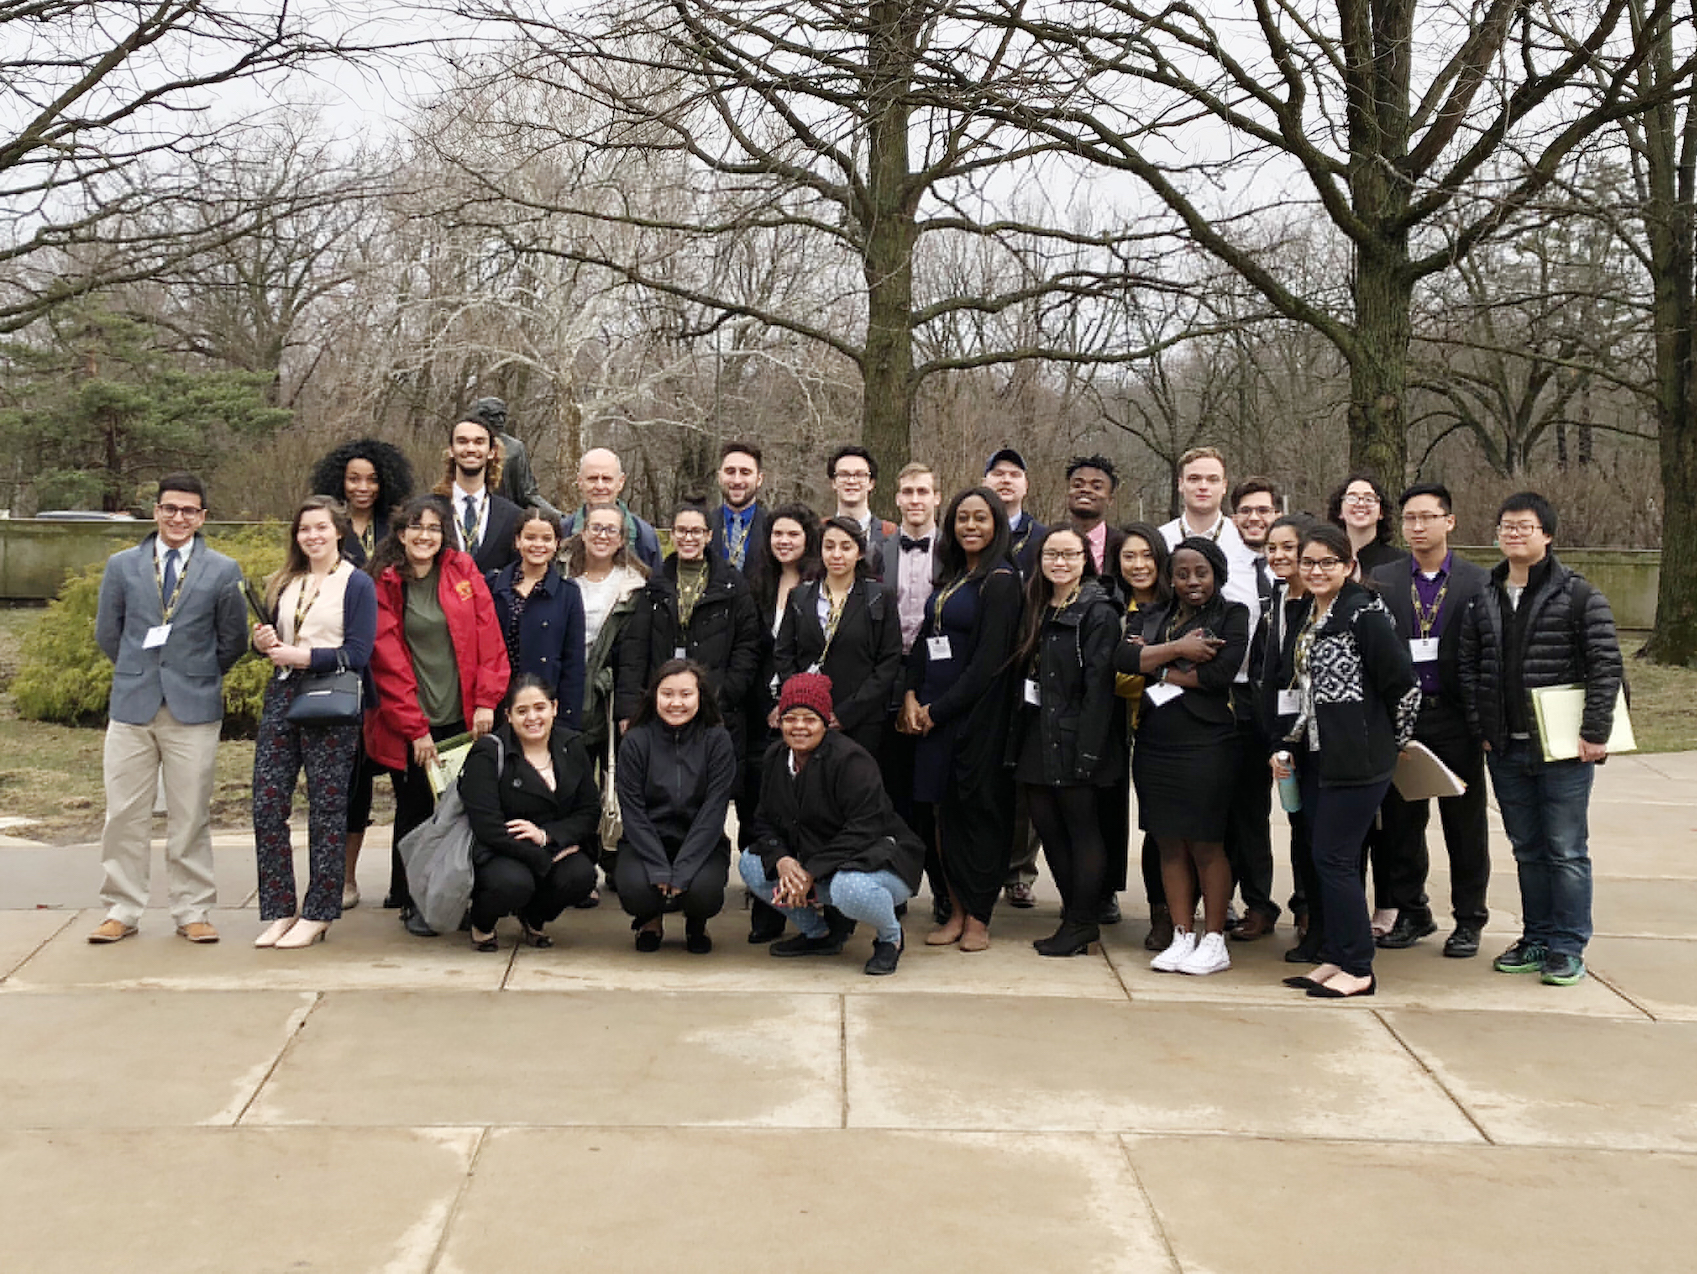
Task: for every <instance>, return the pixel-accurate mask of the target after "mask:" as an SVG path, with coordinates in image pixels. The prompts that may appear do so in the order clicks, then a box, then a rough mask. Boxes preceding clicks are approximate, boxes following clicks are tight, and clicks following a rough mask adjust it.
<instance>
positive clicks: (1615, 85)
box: [957, 0, 1689, 484]
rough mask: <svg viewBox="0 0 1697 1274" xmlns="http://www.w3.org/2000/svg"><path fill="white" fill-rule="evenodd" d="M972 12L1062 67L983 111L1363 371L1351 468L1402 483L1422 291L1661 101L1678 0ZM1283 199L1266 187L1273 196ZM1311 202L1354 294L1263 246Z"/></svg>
mask: <svg viewBox="0 0 1697 1274" xmlns="http://www.w3.org/2000/svg"><path fill="white" fill-rule="evenodd" d="M1628 7H1629V6H1628V0H1603V2H1601V3H1598V4H1594V5H1585V6H1546V5H1541V4H1528V3H1525V0H1479V2H1477V3H1471V4H1468V3H1461V2H1460V0H1318V2H1316V3H1308V4H1299V3H1296V2H1295V0H1252V3H1250V4H1238V3H1235V2H1226V0H1222V2H1221V3H1214V4H1206V3H1203V4H1173V5H1148V4H1144V3H1141V2H1140V0H1088V2H1086V0H1077V2H1070V0H1069V2H1063V3H1053V4H1042V5H1030V4H1027V3H1023V2H1022V0H977V2H974V0H962V3H961V5H959V6H957V13H958V14H959V15H960V16H961V18H962V20H964V21H968V22H971V23H973V24H975V25H976V26H977V27H978V28H979V29H981V30H990V29H1000V30H1002V31H1004V32H1006V33H1007V37H1008V39H1009V41H1010V42H1015V43H1018V42H1022V41H1023V42H1029V43H1030V45H1031V46H1032V47H1034V48H1037V49H1041V50H1045V51H1047V53H1048V54H1049V56H1050V59H1051V60H1050V63H1049V67H1048V74H1047V76H1046V77H1045V80H1044V83H1043V84H1041V85H1039V84H1037V83H1031V82H1028V83H1025V84H1022V85H1021V86H1020V88H1021V91H1020V92H1017V93H1013V92H1007V91H1006V90H1005V89H1004V87H1003V86H1002V85H1001V84H986V85H984V86H983V87H982V91H983V94H984V97H985V99H986V100H985V102H984V105H983V110H984V111H985V112H987V113H988V114H989V115H991V116H993V117H994V118H996V119H998V120H1000V121H1002V122H1005V123H1008V124H1010V125H1018V126H1022V127H1023V128H1025V129H1026V130H1028V136H1029V138H1030V139H1031V140H1030V142H1029V144H1030V145H1040V144H1044V143H1049V144H1055V145H1060V146H1063V147H1065V148H1066V149H1067V150H1068V152H1069V153H1072V154H1076V155H1079V156H1083V157H1086V158H1088V159H1090V160H1091V161H1092V162H1094V163H1096V164H1098V165H1101V166H1102V167H1105V168H1108V169H1111V170H1115V171H1120V172H1125V173H1128V174H1130V175H1132V176H1134V177H1136V178H1137V179H1138V180H1139V181H1140V182H1141V183H1142V184H1143V186H1144V187H1145V188H1146V189H1147V190H1148V191H1150V192H1151V193H1152V195H1153V196H1154V198H1155V200H1156V201H1157V204H1158V206H1159V207H1161V208H1163V209H1164V210H1165V211H1166V213H1167V215H1168V216H1169V217H1170V218H1171V219H1172V220H1173V221H1174V222H1175V223H1176V225H1177V226H1178V227H1179V228H1181V229H1182V231H1183V232H1184V233H1185V234H1186V235H1188V236H1189V237H1190V238H1191V239H1192V240H1193V241H1194V242H1196V243H1197V244H1199V245H1201V246H1202V247H1203V248H1205V249H1206V250H1207V251H1209V252H1210V253H1212V254H1214V255H1215V256H1216V257H1218V258H1219V259H1220V260H1221V261H1223V262H1225V263H1226V264H1228V265H1230V266H1231V267H1232V268H1233V269H1235V270H1236V271H1238V272H1239V273H1240V274H1241V275H1242V276H1243V278H1244V279H1246V280H1247V281H1248V282H1249V283H1250V284H1251V285H1252V286H1253V287H1254V288H1255V289H1256V290H1257V291H1258V292H1260V293H1261V295H1262V296H1263V297H1264V298H1265V299H1266V301H1267V302H1268V303H1269V304H1270V305H1271V306H1273V308H1274V309H1276V310H1277V311H1278V312H1279V313H1281V314H1283V315H1285V316H1287V317H1289V318H1291V319H1294V320H1297V321H1299V322H1302V323H1305V324H1307V325H1309V326H1311V327H1312V328H1314V329H1315V330H1316V331H1318V332H1320V333H1321V334H1322V335H1324V336H1325V338H1326V339H1327V340H1329V341H1330V342H1331V343H1332V344H1333V345H1335V346H1336V347H1337V349H1338V352H1339V353H1340V354H1341V355H1342V357H1343V359H1344V361H1345V362H1346V363H1347V365H1348V367H1349V373H1350V402H1349V420H1348V423H1349V442H1350V462H1351V464H1352V465H1355V466H1359V467H1364V468H1367V469H1369V470H1372V471H1374V472H1376V473H1377V474H1379V475H1380V477H1381V478H1383V479H1384V480H1386V481H1387V482H1390V483H1393V484H1395V483H1400V482H1401V480H1402V478H1403V476H1404V472H1405V469H1406V459H1407V457H1406V446H1407V428H1406V418H1405V410H1406V409H1405V403H1404V400H1405V394H1406V390H1407V380H1408V353H1409V345H1410V341H1411V339H1412V336H1413V325H1412V317H1413V302H1414V296H1415V291H1416V289H1417V288H1418V287H1419V286H1420V285H1421V284H1422V282H1423V281H1425V280H1427V279H1431V278H1433V277H1434V276H1437V275H1439V274H1441V273H1443V272H1444V271H1446V270H1448V269H1449V268H1451V267H1452V266H1453V265H1454V264H1455V263H1456V262H1458V261H1460V260H1463V259H1464V258H1466V256H1467V255H1468V254H1469V253H1470V252H1472V251H1473V250H1474V249H1475V248H1476V247H1477V246H1478V245H1479V244H1481V243H1483V242H1485V241H1487V240H1489V239H1491V238H1492V237H1493V236H1495V235H1497V234H1499V233H1500V232H1501V231H1502V230H1503V229H1504V228H1505V227H1506V226H1508V225H1509V224H1510V223H1511V222H1512V221H1513V219H1514V218H1515V217H1516V215H1517V214H1518V213H1519V212H1520V210H1521V209H1522V208H1524V207H1525V206H1526V205H1527V204H1528V202H1529V201H1531V200H1533V199H1534V198H1536V197H1537V196H1538V195H1539V194H1540V193H1541V192H1542V191H1544V190H1545V189H1546V188H1547V187H1548V186H1549V185H1550V183H1551V182H1552V181H1553V180H1554V179H1556V178H1557V177H1558V176H1559V175H1560V174H1561V173H1563V172H1564V171H1565V170H1566V168H1567V167H1568V165H1569V164H1570V163H1571V161H1572V160H1573V158H1574V157H1575V155H1576V154H1577V153H1578V152H1580V151H1581V150H1582V149H1583V148H1584V147H1585V146H1586V145H1587V144H1589V143H1590V142H1591V141H1592V140H1593V139H1594V138H1596V137H1597V136H1598V134H1599V133H1600V132H1601V131H1602V130H1604V129H1605V128H1606V127H1608V126H1609V125H1611V124H1613V123H1615V122H1617V121H1619V120H1622V119H1626V118H1629V117H1631V116H1633V115H1635V114H1637V113H1640V112H1642V111H1643V110H1645V109H1646V108H1647V107H1649V106H1651V105H1653V104H1655V103H1658V102H1665V101H1666V100H1667V98H1668V96H1669V95H1670V94H1672V93H1673V92H1675V91H1677V90H1676V89H1675V87H1674V85H1676V84H1677V83H1678V82H1680V81H1681V80H1682V79H1683V77H1684V76H1685V74H1686V72H1687V70H1688V67H1689V62H1688V61H1679V62H1677V63H1676V62H1674V61H1670V62H1669V64H1668V67H1667V73H1668V77H1669V78H1668V80H1666V81H1665V82H1664V81H1657V82H1654V83H1650V82H1646V81H1645V80H1644V79H1643V78H1642V76H1641V74H1640V73H1641V72H1642V71H1643V69H1644V67H1645V59H1646V57H1647V55H1648V53H1649V51H1650V49H1651V48H1652V47H1653V41H1652V40H1649V39H1647V38H1645V35H1644V32H1645V31H1646V30H1662V29H1664V28H1666V27H1667V26H1668V25H1669V24H1670V23H1672V22H1673V21H1674V18H1673V15H1674V12H1675V10H1676V9H1678V8H1679V4H1677V3H1676V0H1642V7H1643V10H1644V18H1643V21H1642V22H1635V23H1629V22H1628V21H1627V11H1628ZM1263 191H1270V192H1271V193H1270V194H1268V195H1263V194H1261V193H1260V192H1263ZM1302 204H1305V205H1306V206H1307V207H1308V208H1309V209H1310V210H1311V215H1312V216H1314V217H1315V218H1317V219H1323V220H1324V223H1325V224H1327V225H1328V226H1329V227H1330V228H1331V229H1332V230H1333V231H1334V233H1336V234H1337V235H1338V236H1340V237H1341V238H1342V239H1343V240H1344V241H1345V242H1346V243H1347V244H1348V247H1349V251H1350V255H1351V260H1350V264H1349V271H1348V279H1349V287H1348V293H1347V296H1345V297H1341V298H1339V297H1330V296H1327V295H1324V294H1319V295H1317V294H1315V293H1313V292H1309V291H1305V290H1303V289H1302V288H1301V287H1300V286H1298V285H1297V284H1296V283H1295V282H1294V281H1293V280H1292V278H1291V277H1290V275H1289V274H1287V273H1286V272H1285V271H1283V270H1281V268H1280V265H1279V263H1278V262H1277V261H1276V260H1274V259H1270V258H1269V257H1267V256H1266V255H1265V254H1264V253H1262V252H1260V251H1259V250H1258V249H1257V244H1256V243H1255V239H1254V235H1253V234H1252V233H1248V234H1246V233H1245V231H1246V229H1250V228H1252V227H1253V226H1254V225H1255V223H1256V220H1257V214H1258V213H1259V212H1260V211H1262V210H1265V209H1272V208H1278V209H1281V210H1285V211H1286V213H1287V215H1288V212H1289V210H1290V209H1291V208H1293V207H1294V206H1297V205H1302Z"/></svg>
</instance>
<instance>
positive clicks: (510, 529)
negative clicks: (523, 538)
mask: <svg viewBox="0 0 1697 1274" xmlns="http://www.w3.org/2000/svg"><path fill="white" fill-rule="evenodd" d="M448 504H449V505H450V506H451V507H452V508H453V510H454V514H455V516H454V518H453V522H454V526H453V531H452V534H453V536H454V547H455V548H463V547H464V545H462V544H461V543H460V539H461V536H462V534H463V532H462V531H461V530H460V525H459V517H458V513H459V506H458V505H456V504H455V503H454V499H453V493H452V492H450V493H449V495H448ZM523 516H524V510H522V509H520V508H519V506H518V505H516V504H514V503H513V502H512V501H511V500H509V499H507V498H506V497H505V496H501V495H496V494H495V493H494V492H493V491H491V492H490V493H489V516H488V518H487V519H485V521H484V524H483V538H482V539H481V540H479V541H478V544H477V552H475V553H473V554H472V555H471V560H472V561H474V562H476V563H477V569H478V570H480V571H482V572H483V573H484V575H485V576H487V575H488V574H489V573H490V572H491V571H498V570H501V569H502V568H503V567H505V566H507V565H509V564H511V563H513V562H516V561H517V560H518V556H519V552H518V550H517V549H516V548H514V547H513V541H514V540H515V539H517V538H518V533H519V519H520V518H522V517H523Z"/></svg>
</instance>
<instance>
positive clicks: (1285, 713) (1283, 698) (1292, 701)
mask: <svg viewBox="0 0 1697 1274" xmlns="http://www.w3.org/2000/svg"><path fill="white" fill-rule="evenodd" d="M1301 711H1302V691H1300V690H1281V691H1279V715H1280V716H1281V717H1293V716H1295V715H1296V714H1297V713H1299V712H1301Z"/></svg>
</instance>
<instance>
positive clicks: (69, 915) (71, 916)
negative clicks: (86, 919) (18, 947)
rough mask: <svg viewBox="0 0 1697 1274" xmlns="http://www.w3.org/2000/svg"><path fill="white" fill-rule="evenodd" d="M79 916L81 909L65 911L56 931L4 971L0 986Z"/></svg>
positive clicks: (9, 979)
mask: <svg viewBox="0 0 1697 1274" xmlns="http://www.w3.org/2000/svg"><path fill="white" fill-rule="evenodd" d="M80 915H82V909H81V908H78V909H76V910H74V911H67V912H66V913H65V919H64V920H63V921H62V922H61V923H60V925H59V927H58V928H57V929H55V930H54V931H53V932H52V933H50V934H48V935H47V936H46V937H45V938H43V939H42V940H41V941H40V942H38V943H36V944H35V945H34V946H33V947H31V948H30V950H29V954H28V955H26V956H25V957H24V958H23V959H22V960H19V961H18V962H17V963H16V964H14V965H13V966H12V967H11V968H10V969H7V970H6V974H5V976H4V977H0V986H4V985H5V984H6V983H7V982H10V981H11V980H12V977H13V975H14V974H16V973H17V971H18V970H19V969H21V968H23V967H24V966H25V965H26V964H28V963H29V962H30V961H31V960H33V959H35V958H36V956H38V955H40V954H41V952H42V949H43V948H45V947H46V946H47V944H48V943H49V942H52V941H53V939H55V938H57V937H58V936H59V935H60V934H62V933H64V932H65V930H67V929H69V928H70V927H71V926H72V925H74V924H75V923H76V922H77V917H78V916H80Z"/></svg>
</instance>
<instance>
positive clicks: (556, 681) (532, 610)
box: [489, 562, 583, 730]
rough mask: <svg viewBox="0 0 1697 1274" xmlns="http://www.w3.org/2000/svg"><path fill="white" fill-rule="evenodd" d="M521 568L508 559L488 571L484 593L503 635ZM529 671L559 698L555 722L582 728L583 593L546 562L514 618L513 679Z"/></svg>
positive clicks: (513, 602) (511, 608)
mask: <svg viewBox="0 0 1697 1274" xmlns="http://www.w3.org/2000/svg"><path fill="white" fill-rule="evenodd" d="M522 570H523V567H522V566H521V564H520V563H518V562H514V563H513V564H512V565H510V566H506V567H503V568H502V569H500V570H498V571H491V572H489V592H490V594H491V595H492V596H493V597H494V599H495V616H496V618H497V619H499V620H500V622H501V634H502V636H505V635H506V632H507V624H508V620H509V619H510V618H511V616H512V613H513V607H514V605H515V604H516V603H517V602H518V599H519V598H518V590H517V589H515V588H514V587H513V585H514V582H515V581H516V580H517V579H518V577H519V574H520V572H521V571H522ZM527 672H533V673H535V674H536V675H537V676H538V677H541V678H542V680H543V681H545V682H547V684H548V688H549V691H550V693H552V694H553V696H554V698H556V699H558V700H559V702H560V717H559V719H560V721H561V722H563V723H564V724H565V725H568V726H570V727H571V728H572V729H574V730H577V729H581V728H582V727H581V726H580V725H579V719H580V718H581V717H582V716H583V595H582V594H581V593H579V592H578V591H577V585H576V584H574V583H572V582H571V581H570V580H567V579H562V578H561V576H560V573H559V571H557V570H555V569H554V568H553V567H552V566H550V567H549V568H548V573H547V574H546V575H544V576H543V577H542V579H541V581H540V582H539V583H538V584H537V585H536V587H535V588H533V589H531V590H530V597H529V599H528V600H527V601H526V602H525V607H524V614H523V615H522V616H521V617H520V618H519V651H518V659H517V660H516V661H515V662H514V664H513V680H515V681H516V680H517V679H518V678H519V677H521V676H523V675H524V674H525V673H527Z"/></svg>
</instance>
